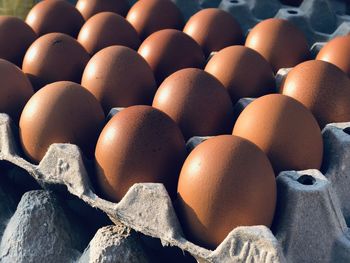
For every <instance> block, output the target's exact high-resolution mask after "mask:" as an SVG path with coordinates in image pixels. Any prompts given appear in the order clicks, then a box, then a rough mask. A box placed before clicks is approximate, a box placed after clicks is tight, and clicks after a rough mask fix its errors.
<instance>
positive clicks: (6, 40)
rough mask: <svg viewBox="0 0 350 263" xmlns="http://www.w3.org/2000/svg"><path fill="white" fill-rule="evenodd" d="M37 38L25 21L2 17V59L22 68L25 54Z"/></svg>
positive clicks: (0, 45) (0, 55)
mask: <svg viewBox="0 0 350 263" xmlns="http://www.w3.org/2000/svg"><path fill="white" fill-rule="evenodd" d="M36 38H37V35H36V34H35V32H34V31H33V29H32V28H31V27H30V26H28V25H27V24H26V23H25V22H24V21H23V20H21V19H19V18H17V17H13V16H0V39H1V41H0V58H3V59H6V60H8V61H10V62H12V63H14V64H16V65H17V66H21V65H22V61H23V57H24V54H25V53H26V51H27V49H28V48H29V46H30V45H31V44H32V43H33V42H34V40H35V39H36Z"/></svg>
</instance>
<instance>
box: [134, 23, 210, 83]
mask: <svg viewBox="0 0 350 263" xmlns="http://www.w3.org/2000/svg"><path fill="white" fill-rule="evenodd" d="M138 52H139V54H141V56H143V57H144V58H145V59H146V61H147V62H148V64H149V65H150V66H151V68H152V70H153V72H154V74H155V77H156V80H157V82H158V84H160V83H161V82H162V81H163V80H164V79H165V78H166V77H168V76H169V75H170V74H172V73H174V72H175V71H178V70H180V69H183V68H191V67H193V68H201V67H202V66H203V65H204V63H205V58H204V54H203V51H202V50H201V47H200V46H199V45H198V44H197V43H196V41H194V40H193V39H192V38H191V37H189V36H188V35H186V34H185V33H183V32H181V31H178V30H175V29H163V30H161V31H158V32H155V33H153V34H152V35H150V36H149V37H148V38H147V39H146V40H145V41H143V43H142V44H141V46H140V48H139V50H138Z"/></svg>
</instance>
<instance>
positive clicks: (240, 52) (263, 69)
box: [205, 46, 276, 103]
mask: <svg viewBox="0 0 350 263" xmlns="http://www.w3.org/2000/svg"><path fill="white" fill-rule="evenodd" d="M205 71H207V72H209V73H210V74H212V75H213V76H215V77H216V78H217V79H218V80H220V82H221V83H222V84H223V85H224V86H225V88H226V89H227V90H228V92H229V93H230V96H231V100H232V102H233V103H236V102H237V101H238V100H239V99H240V98H244V97H253V98H255V97H260V96H262V95H265V94H268V93H272V92H275V91H276V83H275V76H274V73H273V70H272V68H271V66H270V64H269V63H268V62H267V61H266V60H265V59H264V58H263V57H262V56H261V55H260V54H259V53H257V52H256V51H254V50H253V49H250V48H247V47H244V46H231V47H227V48H224V49H223V50H221V51H219V52H218V53H216V54H215V55H214V56H213V57H212V58H211V59H210V60H209V62H208V63H207V65H206V67H205Z"/></svg>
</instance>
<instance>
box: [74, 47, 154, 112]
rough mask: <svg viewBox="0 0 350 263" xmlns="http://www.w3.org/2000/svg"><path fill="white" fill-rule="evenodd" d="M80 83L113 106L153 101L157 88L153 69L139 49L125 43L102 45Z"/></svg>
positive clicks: (105, 105) (108, 109)
mask: <svg viewBox="0 0 350 263" xmlns="http://www.w3.org/2000/svg"><path fill="white" fill-rule="evenodd" d="M81 85H82V86H84V87H85V88H87V89H88V90H89V91H90V92H91V93H92V94H94V96H95V97H96V98H97V100H98V101H100V103H101V104H102V106H103V108H104V110H105V113H108V112H109V111H110V109H111V108H113V107H128V106H132V105H137V104H148V105H150V104H152V99H153V97H154V94H155V92H156V89H157V85H156V82H155V79H154V76H153V72H152V69H151V68H150V66H149V65H148V64H147V62H146V61H145V60H144V58H143V57H141V56H140V55H139V54H138V53H137V52H136V51H134V50H132V49H130V48H128V47H123V46H111V47H107V48H105V49H102V50H101V51H100V52H98V53H97V54H96V55H95V56H93V57H92V58H91V60H90V61H89V63H88V64H87V66H86V68H85V71H84V73H83V78H82V81H81Z"/></svg>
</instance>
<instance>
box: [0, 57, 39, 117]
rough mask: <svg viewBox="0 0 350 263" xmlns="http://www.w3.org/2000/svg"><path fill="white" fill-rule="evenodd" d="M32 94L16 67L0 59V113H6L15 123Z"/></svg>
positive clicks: (25, 78) (25, 77)
mask: <svg viewBox="0 0 350 263" xmlns="http://www.w3.org/2000/svg"><path fill="white" fill-rule="evenodd" d="M33 94H34V91H33V87H32V85H31V84H30V81H29V80H28V78H27V76H26V75H25V74H24V73H23V72H22V71H21V70H20V69H19V68H18V67H17V66H16V65H14V64H12V63H10V62H8V61H7V60H4V59H0V112H1V113H7V114H8V115H10V117H11V118H12V120H14V121H15V122H16V123H17V122H18V120H19V116H20V114H21V112H22V110H23V107H24V105H25V104H26V103H27V101H28V100H29V98H30V97H31V96H32V95H33Z"/></svg>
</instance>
